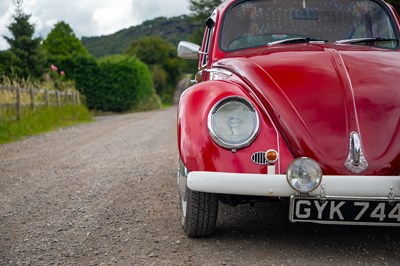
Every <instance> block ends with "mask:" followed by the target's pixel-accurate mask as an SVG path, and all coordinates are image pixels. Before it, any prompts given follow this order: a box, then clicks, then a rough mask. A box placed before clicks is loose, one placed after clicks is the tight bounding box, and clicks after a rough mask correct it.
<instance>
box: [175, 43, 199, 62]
mask: <svg viewBox="0 0 400 266" xmlns="http://www.w3.org/2000/svg"><path fill="white" fill-rule="evenodd" d="M199 54H200V46H199V45H197V44H194V43H191V42H185V41H181V42H179V44H178V56H179V57H180V58H183V59H199Z"/></svg>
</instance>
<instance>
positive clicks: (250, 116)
mask: <svg viewBox="0 0 400 266" xmlns="http://www.w3.org/2000/svg"><path fill="white" fill-rule="evenodd" d="M258 129H259V119H258V115H257V112H256V110H255V108H254V107H253V105H252V104H251V103H250V102H248V101H247V100H245V99H244V98H242V97H237V96H234V97H227V98H225V99H223V100H221V101H219V102H218V103H217V104H216V105H215V106H214V107H213V108H212V109H211V112H210V113H209V115H208V131H209V132H210V135H211V137H212V138H213V139H214V141H215V142H216V143H218V145H220V146H222V147H224V148H228V149H239V148H243V147H246V146H248V145H249V144H250V143H251V142H252V141H253V140H254V138H255V137H256V135H257V133H258Z"/></svg>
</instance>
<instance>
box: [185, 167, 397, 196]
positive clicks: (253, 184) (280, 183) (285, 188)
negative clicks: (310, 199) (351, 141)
mask: <svg viewBox="0 0 400 266" xmlns="http://www.w3.org/2000/svg"><path fill="white" fill-rule="evenodd" d="M187 186H188V187H189V188H190V189H191V190H193V191H199V192H208V193H218V194H233V195H249V196H267V197H290V196H292V195H297V194H299V192H297V191H295V190H293V189H292V188H291V187H290V186H289V184H288V182H287V181H286V176H285V175H269V174H268V175H267V174H265V175H263V174H238V173H221V172H200V171H197V172H196V171H195V172H190V173H188V176H187ZM308 195H309V196H314V197H315V196H322V197H324V196H340V197H366V198H375V197H388V198H390V199H393V198H397V197H399V196H400V176H353V175H346V176H344V175H343V176H340V175H337V176H333V175H326V176H323V177H322V183H321V185H320V186H319V187H318V188H317V189H315V190H314V191H312V192H310V193H308Z"/></svg>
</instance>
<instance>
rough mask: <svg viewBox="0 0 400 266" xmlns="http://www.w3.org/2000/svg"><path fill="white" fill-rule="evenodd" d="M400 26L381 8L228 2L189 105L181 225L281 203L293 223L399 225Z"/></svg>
mask: <svg viewBox="0 0 400 266" xmlns="http://www.w3.org/2000/svg"><path fill="white" fill-rule="evenodd" d="M399 34H400V21H399V16H398V14H397V13H396V12H395V10H394V8H393V7H392V6H390V5H389V4H387V3H386V2H384V1H383V0H228V1H225V2H224V3H222V4H221V5H220V6H218V7H216V8H215V9H214V10H213V12H212V14H211V16H210V17H209V18H208V19H207V20H206V27H205V32H204V39H203V42H202V44H201V46H199V45H196V44H193V43H189V42H184V41H182V42H180V43H179V45H178V55H179V56H180V57H181V58H185V59H198V62H199V63H198V68H199V72H198V73H197V74H196V76H195V81H194V83H195V84H194V85H192V86H191V87H189V88H188V89H187V90H186V91H185V92H184V93H183V94H182V95H181V97H180V100H179V105H178V114H177V116H178V118H177V138H178V149H179V156H180V166H179V170H178V185H179V194H180V205H181V210H182V227H183V230H184V232H185V233H186V235H188V236H189V237H203V236H208V235H210V234H212V233H213V231H214V229H215V227H216V220H217V216H218V215H217V214H218V205H219V204H221V203H222V204H230V205H237V204H242V203H249V202H250V203H252V202H256V201H263V200H269V199H271V200H273V199H280V200H286V201H287V202H288V204H289V207H290V208H289V209H290V211H289V219H290V220H291V221H292V222H313V223H326V224H357V225H386V226H399V225H400V176H399V175H400V154H399V153H400V122H399V120H400V119H399V118H400V50H399V47H400V43H399V38H400V35H399Z"/></svg>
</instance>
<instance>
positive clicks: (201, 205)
mask: <svg viewBox="0 0 400 266" xmlns="http://www.w3.org/2000/svg"><path fill="white" fill-rule="evenodd" d="M185 194H186V207H184V206H183V205H184V204H185V199H183V198H181V210H182V228H183V230H184V232H185V234H186V235H187V236H188V237H191V238H197V237H205V236H210V235H212V234H213V233H214V229H215V225H216V223H217V216H218V203H219V199H218V196H217V195H216V194H213V193H204V192H197V191H192V190H190V189H189V188H187V187H186V193H185Z"/></svg>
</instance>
